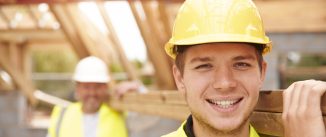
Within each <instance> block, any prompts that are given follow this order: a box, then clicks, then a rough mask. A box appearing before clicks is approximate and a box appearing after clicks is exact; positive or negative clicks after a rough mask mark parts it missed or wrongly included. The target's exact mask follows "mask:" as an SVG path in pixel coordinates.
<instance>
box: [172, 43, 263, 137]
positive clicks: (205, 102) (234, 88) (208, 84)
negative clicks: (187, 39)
mask: <svg viewBox="0 0 326 137" xmlns="http://www.w3.org/2000/svg"><path fill="white" fill-rule="evenodd" d="M257 60H258V59H257V54H256V50H255V48H254V47H253V46H250V45H248V44H244V43H211V44H202V45H196V46H193V47H190V48H189V49H187V51H186V52H185V60H184V63H185V66H184V73H183V75H181V73H180V71H179V70H178V69H177V67H176V66H174V68H173V69H174V70H173V71H174V77H175V80H176V83H177V87H178V89H179V91H181V92H183V93H184V94H185V97H186V101H187V103H188V105H189V108H190V111H191V113H192V115H193V122H194V126H195V128H196V126H197V125H201V126H204V127H208V128H210V129H212V130H215V131H221V132H224V133H225V132H232V131H235V130H239V129H240V128H242V127H244V125H248V118H249V116H250V114H251V112H252V111H253V109H254V107H255V105H256V103H257V100H258V95H259V89H260V88H261V86H262V83H263V79H264V76H265V68H266V64H265V63H263V65H262V70H261V71H260V69H259V65H258V61H257Z"/></svg>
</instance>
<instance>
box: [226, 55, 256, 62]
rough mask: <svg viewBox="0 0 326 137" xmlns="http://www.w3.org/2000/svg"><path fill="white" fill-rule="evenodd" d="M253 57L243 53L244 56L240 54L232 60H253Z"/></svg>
mask: <svg viewBox="0 0 326 137" xmlns="http://www.w3.org/2000/svg"><path fill="white" fill-rule="evenodd" d="M255 59H256V58H255V56H253V55H245V56H243V55H241V56H236V57H234V58H233V59H232V60H234V61H239V60H255Z"/></svg>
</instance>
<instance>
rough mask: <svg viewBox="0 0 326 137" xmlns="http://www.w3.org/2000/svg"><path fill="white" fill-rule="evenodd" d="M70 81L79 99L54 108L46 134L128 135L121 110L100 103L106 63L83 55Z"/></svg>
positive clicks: (54, 136) (73, 136)
mask: <svg viewBox="0 0 326 137" xmlns="http://www.w3.org/2000/svg"><path fill="white" fill-rule="evenodd" d="M73 80H74V81H75V82H76V95H77V98H78V101H79V102H77V103H73V104H71V105H69V106H68V107H60V106H56V107H55V108H54V109H53V111H52V115H51V124H50V126H49V129H48V136H49V137H127V129H126V126H125V121H124V118H123V116H122V115H121V113H120V112H117V111H115V110H114V109H111V108H110V107H109V106H107V105H106V104H104V103H103V102H104V101H105V100H106V99H107V91H108V85H107V84H108V82H109V81H110V77H109V74H108V68H107V66H106V64H105V63H104V62H103V61H102V60H100V59H99V58H97V57H94V56H90V57H86V58H84V59H82V60H81V61H80V62H79V63H78V64H77V67H76V70H75V73H74V76H73Z"/></svg>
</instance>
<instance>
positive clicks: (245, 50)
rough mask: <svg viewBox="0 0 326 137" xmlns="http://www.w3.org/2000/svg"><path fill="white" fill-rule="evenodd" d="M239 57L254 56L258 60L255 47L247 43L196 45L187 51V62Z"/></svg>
mask: <svg viewBox="0 0 326 137" xmlns="http://www.w3.org/2000/svg"><path fill="white" fill-rule="evenodd" d="M237 56H253V57H254V58H256V49H255V47H254V46H252V45H250V44H246V43H208V44H200V45H195V46H192V47H190V48H189V49H187V52H186V58H185V59H186V62H187V60H188V61H189V60H191V59H193V58H197V57H212V58H219V59H227V58H234V57H237Z"/></svg>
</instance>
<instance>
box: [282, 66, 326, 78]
mask: <svg viewBox="0 0 326 137" xmlns="http://www.w3.org/2000/svg"><path fill="white" fill-rule="evenodd" d="M312 72H313V73H312ZM283 75H284V76H285V77H300V76H305V77H314V78H318V79H325V78H326V67H325V66H320V67H296V68H292V67H287V68H286V69H285V70H284V73H283Z"/></svg>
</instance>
